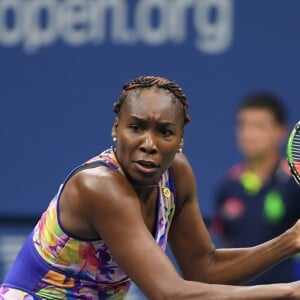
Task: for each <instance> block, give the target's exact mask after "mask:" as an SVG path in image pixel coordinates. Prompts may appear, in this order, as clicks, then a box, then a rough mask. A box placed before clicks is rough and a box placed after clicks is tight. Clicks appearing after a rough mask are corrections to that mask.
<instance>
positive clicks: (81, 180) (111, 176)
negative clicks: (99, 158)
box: [70, 166, 135, 205]
mask: <svg viewBox="0 0 300 300" xmlns="http://www.w3.org/2000/svg"><path fill="white" fill-rule="evenodd" d="M70 184H71V185H73V186H74V187H75V189H76V190H77V192H78V193H79V196H80V198H82V199H83V200H84V201H85V202H88V203H89V204H90V205H93V204H95V205H100V203H102V204H103V205H105V204H106V203H105V202H109V203H110V204H117V203H114V201H116V202H118V200H119V199H120V198H123V199H124V198H127V197H130V196H134V195H135V194H134V192H133V189H132V187H131V186H130V184H129V183H128V181H127V180H126V178H125V176H123V175H122V174H120V173H119V172H117V171H115V170H111V169H109V168H107V167H106V166H98V167H95V168H87V169H84V170H81V171H80V172H78V173H77V174H75V175H74V176H73V178H72V179H71V180H70ZM120 195H123V197H120ZM93 202H95V203H93Z"/></svg>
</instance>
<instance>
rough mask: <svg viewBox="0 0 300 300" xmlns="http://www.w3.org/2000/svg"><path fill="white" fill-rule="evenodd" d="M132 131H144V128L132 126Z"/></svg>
mask: <svg viewBox="0 0 300 300" xmlns="http://www.w3.org/2000/svg"><path fill="white" fill-rule="evenodd" d="M131 129H132V130H133V131H137V132H138V131H141V130H142V127H141V126H140V125H137V124H133V125H131Z"/></svg>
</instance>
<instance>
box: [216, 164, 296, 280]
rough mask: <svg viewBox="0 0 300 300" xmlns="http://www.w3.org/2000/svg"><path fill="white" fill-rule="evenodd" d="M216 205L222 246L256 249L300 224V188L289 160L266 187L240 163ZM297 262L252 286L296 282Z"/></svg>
mask: <svg viewBox="0 0 300 300" xmlns="http://www.w3.org/2000/svg"><path fill="white" fill-rule="evenodd" d="M216 206H217V208H216V211H217V216H216V218H215V220H214V222H213V231H214V232H216V231H217V232H218V236H219V237H220V239H219V242H220V246H222V247H248V246H254V245H257V244H260V243H263V242H265V241H267V240H270V239H272V238H274V237H276V236H278V235H279V234H281V233H283V232H284V231H285V230H286V229H288V228H289V227H291V226H292V225H293V224H294V223H295V222H296V221H297V219H298V218H299V217H300V188H299V186H298V185H297V184H296V183H295V181H294V179H293V178H292V177H291V175H290V172H289V169H288V166H287V164H286V162H285V160H282V161H280V162H279V163H278V165H277V166H276V168H275V169H274V172H273V174H272V176H271V177H270V178H269V180H268V181H267V182H265V183H263V184H262V183H261V182H260V180H259V179H258V177H257V176H256V175H254V174H253V173H251V172H249V171H247V170H246V168H245V166H244V165H243V164H242V163H240V164H237V165H235V166H233V167H232V168H231V169H230V170H229V171H228V172H227V173H226V175H225V176H224V178H222V180H221V182H220V185H219V187H218V189H217V193H216ZM216 228H217V230H215V229H216ZM295 262H296V260H295V259H294V258H290V259H287V260H285V261H284V262H281V263H280V264H278V265H277V266H275V267H274V268H273V269H271V270H269V271H267V272H265V273H264V274H262V275H261V276H259V277H257V278H255V279H253V280H252V281H251V282H249V283H251V284H266V283H276V282H289V281H292V280H295V279H297V278H295V277H296V276H295V274H296V273H295V272H296V270H295V266H296V263H295ZM298 279H299V278H298Z"/></svg>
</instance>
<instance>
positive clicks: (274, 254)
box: [208, 230, 297, 284]
mask: <svg viewBox="0 0 300 300" xmlns="http://www.w3.org/2000/svg"><path fill="white" fill-rule="evenodd" d="M293 234H294V233H293V230H288V231H286V232H285V233H283V234H282V235H280V236H278V237H276V238H274V239H272V240H270V241H268V242H266V243H263V244H260V245H257V246H254V247H250V248H237V249H217V250H215V252H214V254H213V255H212V259H211V264H210V270H209V272H208V273H209V275H208V282H212V283H225V284H238V283H241V282H244V281H246V280H249V279H251V278H253V277H254V276H256V275H258V274H260V273H262V272H264V271H266V270H267V269H269V268H270V267H272V266H274V265H275V264H277V263H278V262H280V261H281V260H283V259H285V258H287V257H288V256H290V255H293V254H295V253H296V252H297V247H296V243H295V239H294V238H293V237H292V235H293Z"/></svg>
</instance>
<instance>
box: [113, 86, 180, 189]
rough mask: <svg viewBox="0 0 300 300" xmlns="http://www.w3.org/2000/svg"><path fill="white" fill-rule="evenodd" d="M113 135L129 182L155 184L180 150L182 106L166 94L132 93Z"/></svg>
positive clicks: (154, 91) (146, 90)
mask: <svg viewBox="0 0 300 300" xmlns="http://www.w3.org/2000/svg"><path fill="white" fill-rule="evenodd" d="M113 132H114V135H115V137H116V139H117V141H116V155H117V158H118V161H119V163H120V165H121V167H122V169H123V170H124V172H125V174H126V176H127V177H128V179H129V180H130V182H131V183H133V184H137V185H145V186H146V185H152V184H156V183H158V181H159V178H160V176H161V174H162V173H163V172H164V171H165V170H166V169H167V168H168V167H169V166H170V165H171V163H172V161H173V159H174V157H175V154H176V152H177V151H178V149H179V148H180V144H181V142H182V137H183V106H182V104H181V103H180V101H179V100H177V99H176V98H175V97H174V96H173V94H172V93H170V92H169V91H168V90H164V89H159V88H155V87H152V88H140V89H136V90H133V91H131V92H129V94H128V96H127V98H126V100H125V101H124V103H123V105H122V108H121V111H120V113H119V116H118V118H117V119H116V122H115V124H114V127H113Z"/></svg>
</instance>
